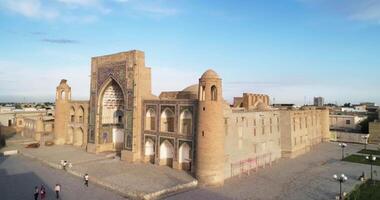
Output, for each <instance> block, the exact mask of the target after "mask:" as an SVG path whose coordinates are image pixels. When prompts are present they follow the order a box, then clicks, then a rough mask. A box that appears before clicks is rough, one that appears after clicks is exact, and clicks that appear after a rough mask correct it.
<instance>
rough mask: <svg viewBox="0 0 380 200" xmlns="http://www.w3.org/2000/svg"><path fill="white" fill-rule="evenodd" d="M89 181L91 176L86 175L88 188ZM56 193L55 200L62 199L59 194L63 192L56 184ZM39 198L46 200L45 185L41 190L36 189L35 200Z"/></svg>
mask: <svg viewBox="0 0 380 200" xmlns="http://www.w3.org/2000/svg"><path fill="white" fill-rule="evenodd" d="M88 179H89V176H88V174H87V173H86V174H85V175H84V176H83V180H84V185H85V186H86V187H88ZM54 191H55V198H56V199H60V198H59V194H60V192H61V185H60V184H58V183H57V184H55V187H54ZM38 197H40V200H44V199H45V198H46V189H45V186H44V185H43V184H42V185H41V187H40V188H38V186H36V187H34V200H38Z"/></svg>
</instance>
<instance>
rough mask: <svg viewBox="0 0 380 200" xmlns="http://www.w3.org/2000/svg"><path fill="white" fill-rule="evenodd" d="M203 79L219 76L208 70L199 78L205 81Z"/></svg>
mask: <svg viewBox="0 0 380 200" xmlns="http://www.w3.org/2000/svg"><path fill="white" fill-rule="evenodd" d="M205 78H219V76H218V74H217V73H216V72H215V71H214V70H212V69H209V70H207V71H206V72H205V73H203V75H202V77H201V79H205Z"/></svg>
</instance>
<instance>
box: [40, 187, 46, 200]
mask: <svg viewBox="0 0 380 200" xmlns="http://www.w3.org/2000/svg"><path fill="white" fill-rule="evenodd" d="M45 197H46V190H45V187H44V185H41V189H40V199H41V200H44V199H45Z"/></svg>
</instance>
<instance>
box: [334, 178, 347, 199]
mask: <svg viewBox="0 0 380 200" xmlns="http://www.w3.org/2000/svg"><path fill="white" fill-rule="evenodd" d="M333 177H334V179H335V180H336V181H338V182H339V199H343V196H342V183H343V182H345V181H347V179H348V178H347V176H346V175H344V174H341V175H340V176H338V175H336V174H334V176H333Z"/></svg>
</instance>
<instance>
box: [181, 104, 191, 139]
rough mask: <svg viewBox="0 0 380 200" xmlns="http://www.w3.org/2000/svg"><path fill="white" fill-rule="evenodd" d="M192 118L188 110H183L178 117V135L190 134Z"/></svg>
mask: <svg viewBox="0 0 380 200" xmlns="http://www.w3.org/2000/svg"><path fill="white" fill-rule="evenodd" d="M192 120H193V116H192V114H191V112H190V111H189V110H187V109H186V110H184V111H182V112H181V115H180V133H182V134H187V135H190V134H191V133H192V124H193V123H192Z"/></svg>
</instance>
